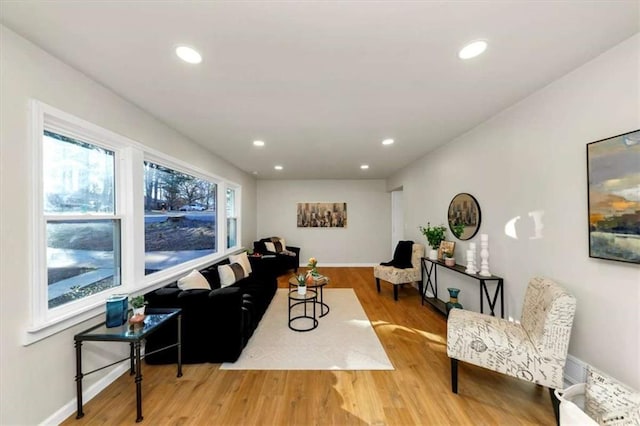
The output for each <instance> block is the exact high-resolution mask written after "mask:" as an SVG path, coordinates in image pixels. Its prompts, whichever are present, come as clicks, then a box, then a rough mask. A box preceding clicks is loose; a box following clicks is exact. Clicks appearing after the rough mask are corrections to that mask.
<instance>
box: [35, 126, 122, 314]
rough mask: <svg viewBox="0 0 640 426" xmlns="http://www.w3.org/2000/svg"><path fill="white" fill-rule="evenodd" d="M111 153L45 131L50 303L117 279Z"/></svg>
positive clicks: (117, 240) (113, 284) (101, 288)
mask: <svg viewBox="0 0 640 426" xmlns="http://www.w3.org/2000/svg"><path fill="white" fill-rule="evenodd" d="M114 157H115V153H114V152H113V151H111V150H108V149H105V148H102V147H100V146H97V145H94V144H91V143H88V142H84V141H82V140H78V139H74V138H71V137H67V136H65V135H62V134H60V133H56V132H52V131H49V130H46V129H45V130H44V132H43V140H42V167H43V173H42V178H43V180H42V187H43V195H44V199H43V213H44V215H43V217H44V221H45V227H46V241H47V248H46V263H47V264H46V268H47V304H48V307H49V308H55V307H58V306H61V305H64V304H66V303H69V302H71V301H74V300H77V299H81V298H84V297H87V296H91V295H93V294H96V293H100V292H102V291H104V290H106V289H109V288H112V287H117V286H119V285H120V219H118V218H116V217H115V213H116V210H115V207H116V206H115V189H116V188H115V163H114Z"/></svg>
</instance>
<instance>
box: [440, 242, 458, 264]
mask: <svg viewBox="0 0 640 426" xmlns="http://www.w3.org/2000/svg"><path fill="white" fill-rule="evenodd" d="M455 248H456V243H455V242H454V241H442V242H440V248H438V260H444V254H445V253H451V254H453V251H454V250H455Z"/></svg>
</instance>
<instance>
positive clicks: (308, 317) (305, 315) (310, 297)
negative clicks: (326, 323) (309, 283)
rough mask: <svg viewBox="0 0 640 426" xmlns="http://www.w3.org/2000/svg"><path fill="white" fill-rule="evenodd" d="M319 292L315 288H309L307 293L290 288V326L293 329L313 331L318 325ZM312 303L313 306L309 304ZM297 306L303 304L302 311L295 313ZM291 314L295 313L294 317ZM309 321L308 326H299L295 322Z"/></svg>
mask: <svg viewBox="0 0 640 426" xmlns="http://www.w3.org/2000/svg"><path fill="white" fill-rule="evenodd" d="M317 298H318V293H316V292H315V291H314V290H307V292H306V293H305V294H300V293H298V290H297V289H294V290H289V295H288V299H289V328H290V329H291V330H293V331H311V330H314V329H315V328H316V327H318V319H317V318H316V303H317V301H318V299H317ZM308 305H311V306H308ZM296 306H302V308H301V309H300V310H302V312H301V313H298V314H296V313H293V309H294V308H295V307H296ZM291 315H294V316H293V317H292V316H291ZM299 320H303V321H304V322H307V323H309V325H307V326H303V325H300V326H297V325H294V323H297V322H303V321H299Z"/></svg>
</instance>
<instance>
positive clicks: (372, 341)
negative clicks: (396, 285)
mask: <svg viewBox="0 0 640 426" xmlns="http://www.w3.org/2000/svg"><path fill="white" fill-rule="evenodd" d="M287 292H288V290H287V289H278V291H277V293H276V295H275V296H274V298H273V300H272V301H271V304H270V305H269V308H268V309H267V311H266V312H265V314H264V317H263V318H262V320H261V321H260V324H258V328H257V329H256V331H255V332H254V334H253V336H252V337H251V339H249V343H247V346H246V347H245V348H244V350H243V351H242V354H241V355H240V358H239V359H238V360H237V361H236V362H233V363H229V362H225V363H224V364H222V365H221V366H220V369H222V370H393V369H394V368H393V365H392V364H391V362H390V361H389V358H388V357H387V354H386V353H385V351H384V348H383V347H382V344H381V343H380V340H379V339H378V336H377V335H376V333H375V331H374V330H373V327H372V326H371V322H369V319H368V318H367V315H366V314H365V312H364V310H363V309H362V305H361V304H360V301H359V300H358V297H357V296H356V294H355V292H354V291H353V289H350V288H344V289H343V288H340V289H325V290H324V302H325V303H326V304H327V305H329V308H330V311H329V313H328V314H327V315H325V316H324V317H322V318H320V317H319V315H320V312H319V310H320V307H319V306H317V308H316V310H317V316H318V322H319V323H318V327H317V328H316V329H314V330H311V331H307V332H302V333H301V332H296V331H293V330H291V329H289V327H288V325H287V322H288V308H289V306H288V299H287Z"/></svg>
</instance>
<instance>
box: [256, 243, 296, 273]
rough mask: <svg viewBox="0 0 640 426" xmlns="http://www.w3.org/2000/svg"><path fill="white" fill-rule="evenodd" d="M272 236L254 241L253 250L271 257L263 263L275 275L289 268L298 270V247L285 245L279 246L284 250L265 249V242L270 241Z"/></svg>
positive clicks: (289, 269) (285, 271)
mask: <svg viewBox="0 0 640 426" xmlns="http://www.w3.org/2000/svg"><path fill="white" fill-rule="evenodd" d="M273 238H275V237H273ZM273 238H263V239H261V240H258V241H254V242H253V251H254V252H255V253H260V254H262V255H263V256H264V255H266V256H268V258H269V259H273V260H268V261H266V262H264V265H268V266H266V268H268V270H269V271H270V272H271V273H272V274H274V275H275V276H280V275H283V274H285V273H287V272H288V271H291V270H293V271H294V272H298V266H299V265H300V247H293V246H286V247H279V248H280V249H285V250H286V251H272V250H269V249H267V247H266V245H265V243H270V242H272V240H273ZM276 250H277V249H276ZM287 252H288V253H287Z"/></svg>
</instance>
